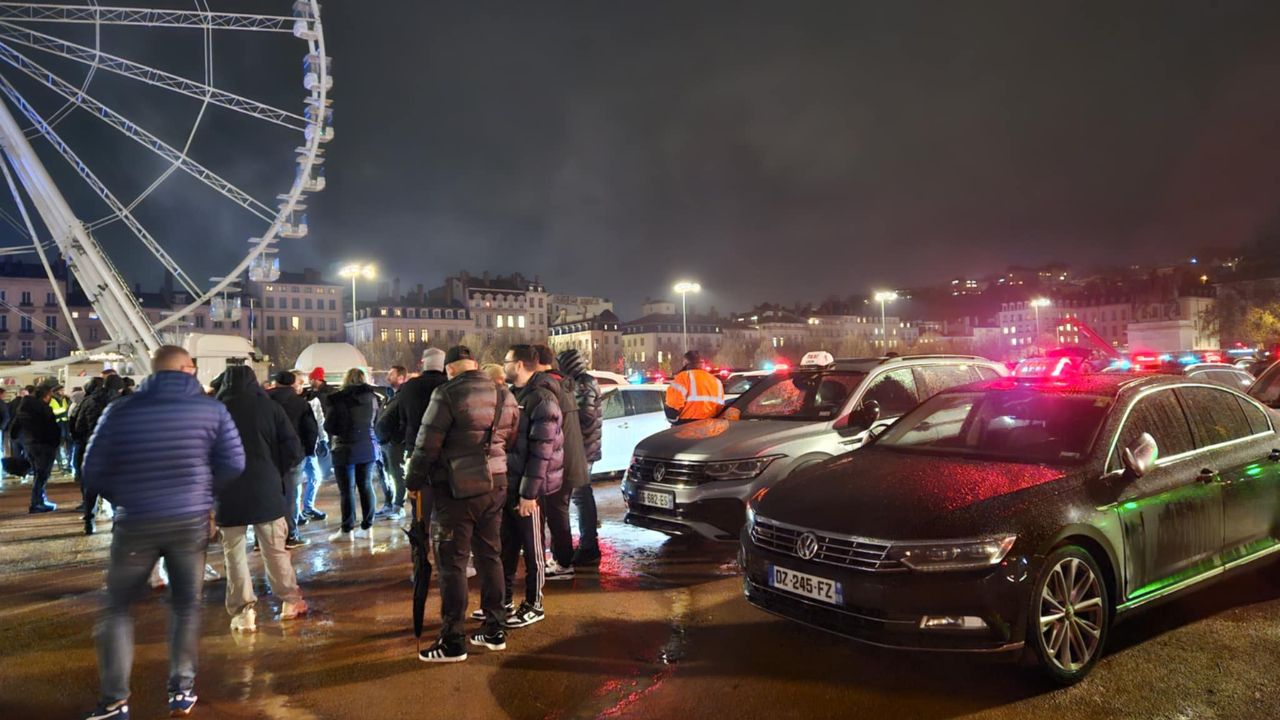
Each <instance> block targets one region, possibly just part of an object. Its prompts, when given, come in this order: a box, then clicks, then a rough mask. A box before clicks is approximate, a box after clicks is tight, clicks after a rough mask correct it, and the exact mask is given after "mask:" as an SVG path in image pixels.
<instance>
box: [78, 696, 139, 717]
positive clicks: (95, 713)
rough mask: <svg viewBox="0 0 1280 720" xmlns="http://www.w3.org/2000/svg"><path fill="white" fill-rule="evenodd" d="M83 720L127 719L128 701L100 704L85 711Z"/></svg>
mask: <svg viewBox="0 0 1280 720" xmlns="http://www.w3.org/2000/svg"><path fill="white" fill-rule="evenodd" d="M84 720H129V701H128V700H117V701H116V702H113V703H109V704H101V705H98V707H96V708H94V709H93V710H90V711H89V712H87V713H85V716H84Z"/></svg>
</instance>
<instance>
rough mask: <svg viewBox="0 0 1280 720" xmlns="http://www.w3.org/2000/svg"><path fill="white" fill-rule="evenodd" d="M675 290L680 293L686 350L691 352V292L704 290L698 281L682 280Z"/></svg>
mask: <svg viewBox="0 0 1280 720" xmlns="http://www.w3.org/2000/svg"><path fill="white" fill-rule="evenodd" d="M674 289H675V291H676V292H678V293H680V315H681V317H682V319H683V328H684V332H683V335H684V351H685V352H689V305H688V295H689V293H696V292H702V286H701V285H699V284H698V283H696V282H689V281H687V280H682V281H680V282H678V283H676V286H675V288H674Z"/></svg>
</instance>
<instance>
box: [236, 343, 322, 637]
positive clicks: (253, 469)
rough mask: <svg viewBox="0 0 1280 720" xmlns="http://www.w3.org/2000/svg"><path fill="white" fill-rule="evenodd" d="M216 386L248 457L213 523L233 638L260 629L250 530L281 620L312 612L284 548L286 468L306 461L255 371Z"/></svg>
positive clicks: (245, 371)
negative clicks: (217, 528) (216, 529)
mask: <svg viewBox="0 0 1280 720" xmlns="http://www.w3.org/2000/svg"><path fill="white" fill-rule="evenodd" d="M214 382H215V387H216V388H217V393H218V395H217V397H218V400H220V401H221V402H222V403H223V404H224V405H226V407H227V411H228V412H229V413H230V414H231V418H232V420H234V421H235V423H236V428H237V429H239V431H240V440H241V442H242V444H243V445H244V449H245V450H244V454H245V470H244V472H243V473H242V474H241V475H240V477H238V478H236V480H234V481H233V482H232V483H231V484H230V486H229V487H228V489H227V491H226V492H224V493H223V494H222V495H221V496H220V497H219V499H218V508H217V516H216V517H217V522H218V525H219V526H220V527H221V528H222V552H223V556H224V559H225V561H226V574H227V613H228V614H230V615H231V629H232V630H235V631H245V632H252V631H254V630H256V629H257V609H256V605H257V601H258V598H257V596H256V595H255V594H254V592H253V576H252V575H251V574H250V572H249V559H248V551H249V548H248V538H247V535H248V531H249V526H253V532H254V536H255V537H256V539H257V543H258V548H259V550H261V552H262V560H263V564H264V565H266V570H267V580H268V581H270V583H271V594H272V595H275V596H276V598H277V599H279V600H280V601H281V607H280V619H281V620H292V619H294V618H296V617H298V616H300V615H303V614H305V613H306V611H307V603H306V601H304V600H303V599H302V592H301V591H300V590H299V589H298V580H297V576H296V574H295V573H294V569H293V563H292V561H291V560H290V559H289V551H288V550H287V549H286V548H285V540H286V539H287V538H288V535H289V531H288V527H287V525H286V523H285V517H284V516H285V513H286V512H287V508H286V503H285V493H284V479H283V478H284V477H286V473H287V470H288V468H291V467H294V466H295V465H297V464H298V463H299V462H301V461H302V458H303V452H302V443H301V442H299V440H298V434H297V432H296V431H295V430H294V428H293V424H292V423H290V422H289V419H288V417H287V416H286V415H285V412H284V409H283V408H281V407H280V404H279V403H277V402H275V401H274V400H272V399H271V398H270V397H268V396H267V394H266V392H265V391H263V389H262V387H261V386H260V385H258V380H257V378H256V377H255V376H254V374H253V370H252V369H251V368H248V367H243V366H233V367H229V368H227V371H226V372H225V373H223V375H222V376H221V377H220V378H218V380H215V381H214Z"/></svg>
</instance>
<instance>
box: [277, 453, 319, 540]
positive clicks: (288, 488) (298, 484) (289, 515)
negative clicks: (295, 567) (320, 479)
mask: <svg viewBox="0 0 1280 720" xmlns="http://www.w3.org/2000/svg"><path fill="white" fill-rule="evenodd" d="M310 460H311V458H303V459H302V462H300V463H298V464H297V465H295V466H294V467H293V469H292V470H290V471H289V472H287V473H285V476H284V508H285V509H284V520H285V526H286V527H287V529H288V531H289V537H297V535H298V513H299V510H300V509H299V507H298V499H299V497H298V495H299V491H301V490H302V486H303V485H304V484H306V483H307V470H306V467H307V465H308V464H309V461H310ZM312 501H313V502H314V501H315V497H314V496H312Z"/></svg>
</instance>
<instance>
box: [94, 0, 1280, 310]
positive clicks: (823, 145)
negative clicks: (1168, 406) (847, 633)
mask: <svg viewBox="0 0 1280 720" xmlns="http://www.w3.org/2000/svg"><path fill="white" fill-rule="evenodd" d="M275 4H276V5H279V6H280V8H279V10H278V11H285V10H286V9H287V3H284V2H280V3H275ZM218 5H219V4H218V3H214V6H215V8H216V7H218ZM242 5H243V4H242ZM263 5H264V4H263V3H257V4H256V5H255V7H257V8H261V7H262V6H263ZM242 9H243V8H242ZM324 11H325V13H326V15H325V21H326V22H325V25H326V30H327V37H328V41H329V51H330V53H331V54H332V55H333V57H334V72H335V87H334V99H335V105H334V107H335V110H336V130H337V139H336V140H335V141H334V142H333V143H332V144H331V145H330V146H329V156H328V157H329V161H328V164H327V167H328V181H329V189H328V190H326V191H325V192H324V193H322V194H320V195H318V196H316V197H315V198H314V199H313V200H312V201H311V202H310V204H311V206H312V212H311V228H312V233H313V234H312V237H310V238H308V239H307V240H305V241H290V242H288V243H286V249H285V261H286V264H290V265H295V266H296V265H302V264H311V265H321V266H326V265H332V264H336V263H337V262H339V261H341V260H342V259H345V258H350V257H356V256H359V257H362V258H367V259H369V260H373V261H376V262H378V263H379V264H380V265H381V266H382V267H383V268H384V269H388V270H387V272H388V274H391V273H394V274H398V275H400V277H401V278H402V279H403V280H404V281H405V282H419V281H421V282H426V283H429V284H430V283H434V282H436V281H438V280H439V279H440V278H442V277H443V276H444V275H445V274H446V273H449V272H453V271H456V270H459V269H462V268H467V269H471V270H475V271H479V270H483V269H490V270H494V271H511V270H522V271H525V272H526V273H530V274H533V273H537V274H540V275H542V277H543V279H544V280H545V281H546V282H547V284H548V285H549V286H550V287H551V288H552V289H553V290H555V291H565V292H581V293H595V294H603V295H608V296H611V297H614V298H615V299H616V300H618V301H619V302H620V303H621V305H622V307H623V310H624V314H627V313H629V312H631V311H634V310H635V309H637V306H638V302H639V301H640V300H641V299H642V298H644V297H645V296H647V295H660V294H664V293H666V292H667V288H669V286H670V284H671V283H672V282H673V281H674V280H676V279H677V278H678V277H681V276H690V277H696V278H698V279H700V280H701V281H702V282H703V284H704V286H705V287H706V288H707V289H708V293H707V294H706V295H705V296H704V297H703V298H702V299H701V302H702V303H703V304H709V303H714V304H716V305H718V306H719V307H721V308H722V309H725V308H728V307H743V306H745V305H747V304H749V303H752V302H755V301H763V300H775V301H791V300H795V299H818V298H821V297H822V296H824V295H826V294H828V293H832V292H835V293H840V294H847V293H852V292H861V291H865V290H868V289H870V288H872V287H875V286H882V285H905V284H913V283H921V282H927V281H933V280H938V279H942V278H945V277H948V276H950V275H952V274H958V273H979V272H984V271H991V270H995V269H998V268H1000V267H1002V266H1003V265H1004V264H1006V263H1009V262H1037V261H1047V260H1051V259H1065V260H1068V261H1071V262H1075V263H1080V264H1090V263H1095V262H1106V261H1119V262H1129V261H1134V260H1141V259H1145V258H1150V257H1153V256H1159V257H1161V258H1166V257H1172V256H1176V255H1178V254H1180V253H1183V252H1187V251H1189V250H1191V249H1192V248H1195V247H1199V246H1203V245H1205V244H1221V243H1233V242H1234V243H1241V242H1245V241H1248V240H1249V239H1251V237H1252V236H1253V234H1254V233H1256V231H1257V228H1258V227H1259V226H1260V225H1262V224H1263V223H1264V222H1266V221H1267V219H1268V218H1271V217H1274V216H1275V215H1276V212H1277V210H1278V209H1280V203H1278V202H1277V198H1280V177H1278V176H1277V172H1276V170H1275V168H1277V167H1280V144H1277V143H1275V142H1273V140H1274V138H1273V137H1272V136H1273V135H1274V130H1275V128H1276V127H1278V126H1280V93H1277V92H1276V90H1275V88H1276V87H1278V86H1280V85H1278V84H1277V80H1280V44H1278V43H1275V42H1274V31H1273V28H1275V27H1276V26H1277V22H1280V4H1277V3H1274V2H1264V1H1255V2H1247V1H1236V2H1229V3H1228V2H1218V3H1211V2H1166V1H1164V0H1146V1H1134V2H1125V3H1115V2H1110V1H1109V0H1094V1H1092V2H1039V3H1026V2H1021V1H1018V0H1007V1H1004V2H990V1H985V2H964V3H959V2H894V3H885V2H824V3H819V2H792V3H777V2H741V1H735V2H711V1H709V0H708V1H705V2H699V3H689V2H657V3H567V2H566V3H496V2H467V3H445V2H420V1H417V0H414V1H412V2H411V1H408V0H401V1H395V2H393V1H392V0H378V1H377V2H356V1H355V0H347V1H343V2H329V3H326V4H325V5H324ZM121 42H123V43H126V44H127V43H128V42H135V43H136V42H137V41H136V40H130V39H129V38H123V37H122V40H121ZM236 42H241V41H239V40H237V41H236ZM274 42H276V43H277V45H271V44H269V43H268V42H267V41H265V40H262V39H253V40H248V41H244V45H243V46H240V45H236V44H232V43H231V42H227V43H224V44H222V45H218V46H216V47H215V54H216V55H217V57H218V58H219V68H220V69H221V70H222V75H221V77H220V79H219V82H223V83H229V84H232V85H235V86H237V87H240V86H243V87H244V88H246V89H245V90H244V91H245V92H246V93H252V94H255V95H261V94H267V95H271V96H272V97H273V100H275V99H277V98H278V101H279V102H286V101H287V102H292V103H299V102H300V100H301V97H302V91H301V88H300V86H299V85H298V84H297V78H298V74H299V72H298V67H297V63H298V62H299V61H300V58H301V55H300V52H299V46H298V44H297V43H296V41H294V42H290V41H288V40H284V39H280V38H276V39H275V40H274ZM148 52H149V53H151V55H156V53H160V54H164V52H167V51H160V50H156V49H155V48H154V47H152V48H151V49H150V50H149V51H148ZM172 52H174V53H178V52H179V51H178V50H174V51H172ZM186 62H189V60H188V61H186ZM95 82H96V81H95ZM105 87H106V86H104V88H105ZM148 107H149V106H148ZM146 111H147V107H142V108H139V112H144V113H145V112H146ZM205 132H207V133H208V134H203V133H205ZM200 141H201V143H203V144H201V143H197V146H198V149H199V152H200V153H201V154H200V155H199V156H200V157H202V158H208V162H209V163H210V165H211V166H212V167H214V168H215V169H217V168H225V172H226V173H227V174H228V176H229V177H230V176H234V178H235V179H236V180H237V182H244V183H246V184H251V185H252V184H257V187H256V188H255V191H259V190H258V189H257V188H261V190H260V191H261V192H262V193H263V196H264V197H265V198H267V199H270V198H271V197H272V196H273V195H274V193H275V192H278V191H279V189H283V187H284V186H285V185H287V183H288V181H289V180H290V179H291V173H292V166H291V155H290V151H291V150H292V147H293V145H295V144H296V140H295V139H294V138H291V137H289V136H287V134H279V135H273V134H271V132H268V131H264V130H263V129H262V128H257V127H252V126H250V125H243V124H237V123H236V122H235V121H234V120H229V119H224V118H221V117H219V116H211V120H210V125H209V126H208V128H207V130H204V129H202V135H201V137H200ZM131 151H132V150H131ZM219 172H223V170H219ZM141 175H142V173H140V176H141ZM142 179H144V178H142V177H140V178H139V181H141V180H142ZM166 190H168V187H167V186H166ZM173 192H174V194H173V195H171V196H170V197H169V198H168V199H164V200H162V199H161V197H160V196H159V195H158V196H157V202H156V204H155V205H154V206H153V207H152V208H150V210H151V211H152V212H153V217H154V221H155V222H156V223H158V224H160V225H161V226H162V227H163V228H164V229H165V230H166V232H167V233H168V235H167V237H169V238H171V241H172V242H175V243H177V244H179V245H180V246H182V247H181V248H180V251H179V252H175V254H179V255H183V256H184V257H185V258H187V259H189V260H190V261H191V262H193V263H196V264H197V265H199V264H201V263H202V262H204V261H205V259H206V257H219V258H231V257H233V256H234V254H235V252H237V251H238V250H239V248H241V247H243V245H242V243H243V241H244V238H245V237H248V235H249V234H252V232H253V228H252V223H247V222H244V221H243V218H237V217H236V216H234V214H233V213H232V211H231V210H230V209H227V208H225V207H223V205H224V204H225V203H222V201H218V200H216V199H215V198H211V197H210V196H208V195H207V193H206V194H202V189H201V188H199V187H198V186H191V187H187V186H186V185H183V184H175V186H174V191H173ZM188 204H189V205H190V207H192V208H195V210H193V211H192V214H193V215H194V216H196V217H201V218H208V222H207V223H201V225H204V226H206V227H202V228H201V230H202V231H205V232H208V233H209V234H210V239H209V240H208V241H207V242H205V241H203V240H198V239H193V238H192V237H191V235H192V233H190V232H184V229H183V227H182V225H183V223H181V222H177V223H175V221H174V219H173V217H172V215H173V213H176V212H181V210H180V208H182V207H183V206H186V205H188ZM189 224H190V223H187V225H189ZM213 247H216V248H219V249H218V250H217V251H216V252H210V251H209V248H213ZM224 248H225V249H224ZM210 264H212V263H210ZM222 269H225V268H214V267H210V268H208V270H207V271H202V272H200V273H193V274H197V275H198V276H203V275H207V274H211V273H214V272H216V271H218V270H222Z"/></svg>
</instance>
